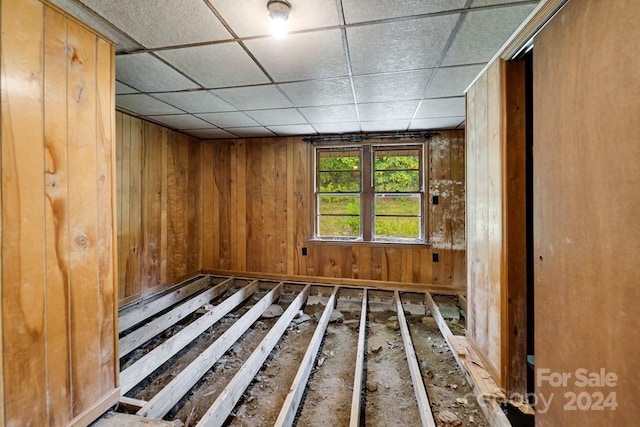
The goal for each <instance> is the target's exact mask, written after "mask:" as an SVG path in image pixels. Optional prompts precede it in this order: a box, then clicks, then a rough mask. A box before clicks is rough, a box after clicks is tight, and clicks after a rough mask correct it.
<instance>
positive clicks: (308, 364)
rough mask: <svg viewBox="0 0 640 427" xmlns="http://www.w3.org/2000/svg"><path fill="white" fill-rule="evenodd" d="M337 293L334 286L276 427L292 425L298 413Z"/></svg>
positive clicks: (336, 288)
mask: <svg viewBox="0 0 640 427" xmlns="http://www.w3.org/2000/svg"><path fill="white" fill-rule="evenodd" d="M337 293H338V287H337V286H336V287H334V289H333V293H332V294H331V297H330V298H329V302H328V303H327V306H326V307H325V309H324V311H323V312H322V316H321V317H320V320H319V321H318V325H317V326H316V330H315V331H314V333H313V337H311V342H310V343H309V346H308V347H307V351H306V353H305V354H304V358H303V359H302V362H301V363H300V367H299V368H298V373H297V374H296V377H295V379H294V380H293V384H292V385H291V389H290V391H289V394H287V397H286V398H285V401H284V404H283V405H282V409H281V410H280V415H279V416H278V419H277V420H276V423H275V425H276V426H277V427H285V426H286V427H288V426H291V425H293V420H294V418H295V416H296V412H297V411H298V406H299V405H300V401H301V400H302V394H303V393H304V389H305V387H306V386H307V381H308V380H309V375H311V369H312V368H313V364H314V362H315V360H316V357H317V356H318V350H320V344H322V338H323V337H324V334H325V331H326V330H327V325H329V318H330V317H331V314H332V313H333V308H334V307H335V303H336V295H337Z"/></svg>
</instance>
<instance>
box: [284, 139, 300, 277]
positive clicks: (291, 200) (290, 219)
mask: <svg viewBox="0 0 640 427" xmlns="http://www.w3.org/2000/svg"><path fill="white" fill-rule="evenodd" d="M293 156H294V139H293V138H287V162H286V165H287V168H286V173H287V206H286V215H287V252H286V256H287V270H286V271H287V275H290V276H293V275H294V274H295V265H296V258H297V254H298V251H299V250H300V248H299V247H298V246H297V245H296V240H295V236H296V234H295V226H296V225H295V219H296V209H295V206H296V204H295V198H296V193H295V186H294V184H295V164H294V161H293Z"/></svg>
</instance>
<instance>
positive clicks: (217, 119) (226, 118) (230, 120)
mask: <svg viewBox="0 0 640 427" xmlns="http://www.w3.org/2000/svg"><path fill="white" fill-rule="evenodd" d="M198 117H200V118H201V119H203V120H206V121H207V122H209V123H213V124H214V125H216V126H219V127H221V128H235V127H254V126H257V125H258V123H257V122H256V121H255V120H253V119H252V118H251V117H249V116H247V115H246V114H244V113H241V112H239V111H232V112H228V113H209V114H198Z"/></svg>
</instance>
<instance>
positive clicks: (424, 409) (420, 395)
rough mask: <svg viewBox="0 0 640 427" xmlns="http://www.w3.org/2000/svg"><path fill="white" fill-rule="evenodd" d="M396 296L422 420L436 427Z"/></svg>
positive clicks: (403, 338) (429, 426)
mask: <svg viewBox="0 0 640 427" xmlns="http://www.w3.org/2000/svg"><path fill="white" fill-rule="evenodd" d="M394 296H395V300H396V311H397V315H398V323H399V325H400V333H401V335H402V342H403V343H404V351H405V353H406V355H407V363H408V364H409V373H410V375H411V382H412V383H413V390H414V391H415V393H416V400H417V402H418V409H419V410H420V419H421V421H422V425H423V426H424V427H436V422H435V420H434V419H433V414H432V413H431V405H430V404H429V397H428V396H427V390H426V389H425V387H424V381H423V380H422V373H421V372H420V365H419V364H418V359H417V358H416V353H415V350H414V348H413V342H412V341H411V334H410V333H409V325H407V319H406V318H405V316H404V309H403V308H402V301H401V300H400V294H399V292H398V291H395V292H394Z"/></svg>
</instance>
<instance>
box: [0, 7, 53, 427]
mask: <svg viewBox="0 0 640 427" xmlns="http://www.w3.org/2000/svg"><path fill="white" fill-rule="evenodd" d="M1 6H2V13H1V14H0V15H1V16H0V19H1V20H2V23H1V24H0V26H1V27H2V32H3V34H2V39H1V40H0V43H1V47H0V53H1V55H2V61H1V63H2V65H1V66H2V88H1V90H2V93H1V96H0V99H1V102H2V129H1V132H2V168H1V173H2V176H3V178H2V181H3V182H2V185H3V189H2V197H3V200H2V207H3V210H2V230H3V240H2V253H1V256H2V264H3V265H2V273H3V276H2V316H3V321H2V324H3V326H4V327H5V330H4V331H3V340H4V344H3V347H4V348H3V349H4V351H5V354H4V355H3V359H4V372H3V373H4V377H3V380H4V388H5V390H7V393H6V394H5V396H4V398H5V400H4V401H3V403H4V405H5V417H6V423H7V424H8V425H12V424H13V425H27V424H29V423H34V424H38V425H46V424H47V422H48V421H47V408H46V397H45V396H46V393H45V386H46V363H45V357H46V353H45V335H44V331H43V323H44V315H45V313H44V310H45V307H44V303H45V289H44V286H43V282H44V273H45V272H44V266H45V258H44V255H45V254H44V250H43V246H42V236H43V235H45V229H44V224H45V217H44V209H43V206H44V201H43V198H41V197H42V196H43V195H44V194H45V188H44V180H43V176H42V175H43V174H42V171H43V170H44V164H43V161H44V154H45V153H44V144H43V141H42V139H43V99H42V95H43V82H42V78H43V75H42V73H43V64H42V48H43V22H42V21H43V19H42V16H43V6H42V4H41V3H39V2H37V1H34V0H30V1H29V0H28V1H20V2H3V3H2V5H1ZM7 82H12V84H10V85H8V84H6V83H7ZM23 141H30V143H29V144H25V143H23ZM27 195H34V196H35V197H27ZM36 195H40V197H37V196H36ZM25 408H29V411H25V410H24V409H25Z"/></svg>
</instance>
